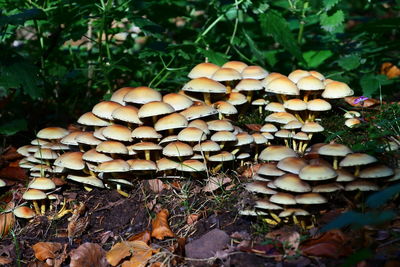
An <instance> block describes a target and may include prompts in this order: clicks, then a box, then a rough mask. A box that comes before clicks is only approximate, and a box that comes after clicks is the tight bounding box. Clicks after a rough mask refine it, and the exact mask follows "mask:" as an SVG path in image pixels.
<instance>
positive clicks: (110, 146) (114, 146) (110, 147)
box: [96, 141, 128, 154]
mask: <svg viewBox="0 0 400 267" xmlns="http://www.w3.org/2000/svg"><path fill="white" fill-rule="evenodd" d="M96 151H97V152H103V153H111V154H128V149H127V148H126V146H125V145H124V144H123V143H121V142H118V141H104V142H101V143H100V144H98V145H97V146H96Z"/></svg>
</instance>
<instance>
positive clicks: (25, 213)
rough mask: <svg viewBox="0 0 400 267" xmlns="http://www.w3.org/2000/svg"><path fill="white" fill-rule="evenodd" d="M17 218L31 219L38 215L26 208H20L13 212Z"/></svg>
mask: <svg viewBox="0 0 400 267" xmlns="http://www.w3.org/2000/svg"><path fill="white" fill-rule="evenodd" d="M13 213H14V215H15V217H18V218H22V219H30V218H33V217H35V215H36V213H35V211H33V210H32V209H31V208H29V207H26V206H19V207H16V208H15V209H14V210H13Z"/></svg>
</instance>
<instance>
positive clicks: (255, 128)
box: [246, 123, 262, 132]
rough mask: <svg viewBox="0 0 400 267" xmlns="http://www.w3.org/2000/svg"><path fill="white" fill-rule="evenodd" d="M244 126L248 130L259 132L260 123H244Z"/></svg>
mask: <svg viewBox="0 0 400 267" xmlns="http://www.w3.org/2000/svg"><path fill="white" fill-rule="evenodd" d="M246 127H247V128H248V129H249V130H252V131H255V132H259V131H260V130H261V128H262V125H261V124H255V123H251V124H246Z"/></svg>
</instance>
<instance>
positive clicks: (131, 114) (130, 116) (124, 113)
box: [104, 106, 143, 126]
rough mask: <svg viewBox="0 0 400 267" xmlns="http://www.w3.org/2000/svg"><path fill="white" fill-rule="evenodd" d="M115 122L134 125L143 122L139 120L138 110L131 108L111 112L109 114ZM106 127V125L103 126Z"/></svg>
mask: <svg viewBox="0 0 400 267" xmlns="http://www.w3.org/2000/svg"><path fill="white" fill-rule="evenodd" d="M111 117H113V118H114V119H116V120H120V121H124V122H129V123H134V124H139V125H141V124H143V122H142V121H141V120H140V119H139V116H138V109H137V108H135V107H133V106H122V107H119V108H117V109H115V110H114V111H113V113H112V114H111ZM104 126H107V125H104Z"/></svg>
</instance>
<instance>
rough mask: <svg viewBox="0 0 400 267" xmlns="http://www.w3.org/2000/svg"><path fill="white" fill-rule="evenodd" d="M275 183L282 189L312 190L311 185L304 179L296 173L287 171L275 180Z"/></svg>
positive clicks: (295, 190) (292, 190) (294, 190)
mask: <svg viewBox="0 0 400 267" xmlns="http://www.w3.org/2000/svg"><path fill="white" fill-rule="evenodd" d="M274 185H275V186H276V187H277V188H279V189H282V190H286V191H290V192H298V193H304V192H310V191H311V186H310V185H309V184H307V183H306V182H304V181H302V180H301V179H300V178H299V176H297V175H296V174H291V173H287V174H284V175H282V176H281V177H279V178H277V179H275V180H274Z"/></svg>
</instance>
